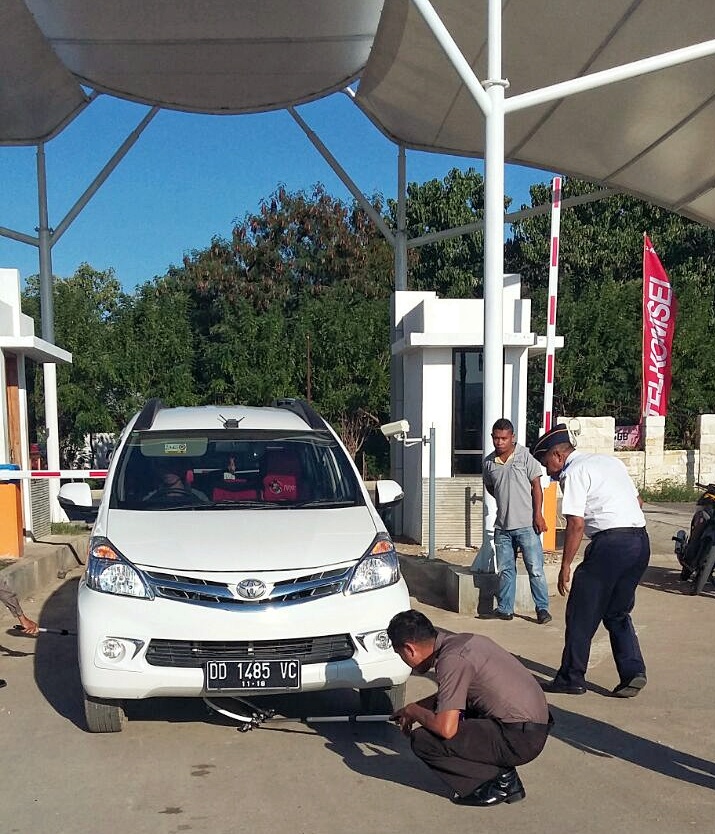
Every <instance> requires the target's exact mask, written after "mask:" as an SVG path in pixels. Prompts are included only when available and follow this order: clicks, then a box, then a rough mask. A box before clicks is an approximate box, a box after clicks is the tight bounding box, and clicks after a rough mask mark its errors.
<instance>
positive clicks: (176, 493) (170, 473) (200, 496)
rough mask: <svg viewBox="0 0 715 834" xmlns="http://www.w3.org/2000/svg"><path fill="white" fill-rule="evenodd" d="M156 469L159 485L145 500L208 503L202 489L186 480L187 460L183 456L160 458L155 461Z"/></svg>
mask: <svg viewBox="0 0 715 834" xmlns="http://www.w3.org/2000/svg"><path fill="white" fill-rule="evenodd" d="M154 470H155V472H156V474H157V476H158V480H159V486H158V487H157V488H156V489H154V490H152V491H151V492H150V493H149V494H148V495H145V496H144V499H143V500H144V501H156V502H161V500H162V499H166V501H167V502H169V503H175V502H177V501H181V500H182V499H186V500H189V501H192V500H193V501H194V502H195V503H202V504H208V503H210V502H209V499H208V496H206V495H205V494H204V493H203V492H201V490H199V489H194V488H193V487H192V486H190V485H189V484H187V483H186V482H185V481H184V477H185V473H186V472H187V471H190V470H187V468H186V461H182V460H181V458H168V457H167V458H159V459H158V460H157V461H156V462H155V463H154Z"/></svg>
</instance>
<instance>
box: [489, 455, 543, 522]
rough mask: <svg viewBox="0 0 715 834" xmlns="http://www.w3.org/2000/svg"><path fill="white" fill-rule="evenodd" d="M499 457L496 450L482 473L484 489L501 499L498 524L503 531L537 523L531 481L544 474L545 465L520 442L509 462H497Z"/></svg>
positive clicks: (498, 499) (498, 509)
mask: <svg viewBox="0 0 715 834" xmlns="http://www.w3.org/2000/svg"><path fill="white" fill-rule="evenodd" d="M496 457H497V455H496V452H492V453H491V454H490V455H487V456H486V458H484V467H483V474H482V477H483V479H484V488H485V489H486V490H487V492H489V494H490V495H493V496H494V498H495V500H496V502H497V518H496V522H495V526H496V527H499V528H500V529H502V530H517V529H519V528H520V527H531V526H532V524H533V523H534V505H533V502H532V500H531V482H532V481H533V480H534V478H540V477H541V475H542V474H543V470H542V468H541V464H540V463H539V461H538V460H536V458H535V457H534V456H533V455H532V454H531V453H530V452H529V450H528V449H527V448H526V447H524V446H521V445H520V444H519V443H517V444H516V447H515V449H514V454H513V455H512V456H511V457H510V458H509V460H508V461H507V462H506V463H497V462H496Z"/></svg>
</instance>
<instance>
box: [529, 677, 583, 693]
mask: <svg viewBox="0 0 715 834" xmlns="http://www.w3.org/2000/svg"><path fill="white" fill-rule="evenodd" d="M540 683H541V688H542V689H543V690H544V692H553V693H554V694H555V695H583V694H584V693H585V692H586V687H585V686H580V685H579V684H577V683H561V681H557V680H553V681H540Z"/></svg>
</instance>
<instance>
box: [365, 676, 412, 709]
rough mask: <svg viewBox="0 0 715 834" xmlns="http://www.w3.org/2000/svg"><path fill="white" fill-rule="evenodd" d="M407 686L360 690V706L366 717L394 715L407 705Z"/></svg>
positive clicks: (402, 684)
mask: <svg viewBox="0 0 715 834" xmlns="http://www.w3.org/2000/svg"><path fill="white" fill-rule="evenodd" d="M406 690H407V686H406V684H404V683H400V684H398V685H397V686H387V687H383V686H381V687H378V688H375V689H361V690H360V706H361V708H362V711H363V713H365V714H366V715H392V713H393V712H395V711H396V710H398V709H402V707H404V705H405V693H406Z"/></svg>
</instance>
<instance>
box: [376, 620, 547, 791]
mask: <svg viewBox="0 0 715 834" xmlns="http://www.w3.org/2000/svg"><path fill="white" fill-rule="evenodd" d="M387 633H388V635H389V637H390V640H391V641H392V647H393V649H394V650H395V651H396V652H397V654H399V656H400V657H401V658H402V660H403V661H404V662H405V663H406V664H407V665H408V666H409V667H410V668H411V669H412V670H413V672H415V673H417V674H424V673H425V672H427V671H428V670H429V669H431V668H432V667H434V674H435V677H436V680H437V692H436V693H435V694H434V695H431V696H429V697H428V698H423V699H422V700H421V701H417V702H415V703H412V704H407V706H405V707H403V708H402V709H399V710H397V712H395V713H394V715H393V716H392V720H394V721H396V722H397V723H398V724H399V726H400V729H401V730H402V732H403V733H404V734H405V735H406V736H408V737H409V738H410V740H411V742H412V750H413V751H414V753H415V754H416V755H417V756H418V757H419V758H420V759H422V761H423V762H424V763H425V764H426V765H427V766H428V767H429V768H430V769H432V770H434V771H435V772H436V773H437V774H438V775H439V776H440V777H441V778H442V779H443V780H444V781H445V782H446V783H447V784H448V785H449V787H450V788H451V790H452V794H453V795H452V802H454V803H456V804H458V805H476V806H482V807H487V806H491V805H499V804H500V803H502V802H508V803H512V802H518V801H519V800H520V799H523V798H524V797H525V796H526V791H525V790H524V786H523V784H522V782H521V779H520V778H519V775H518V774H517V772H516V765H521V764H526V763H527V762H530V761H532V759H535V758H536V757H537V756H538V755H539V753H541V751H542V750H543V748H544V745H545V744H546V739H547V736H548V734H549V728H550V725H551V723H552V719H551V716H550V715H549V708H548V705H547V703H546V699H545V697H544V694H543V692H542V691H541V687H540V686H539V684H538V683H537V682H536V679H535V678H534V677H533V675H532V674H531V673H530V672H529V671H528V670H527V669H525V668H524V666H522V665H521V663H520V662H519V661H518V660H517V659H516V658H515V657H513V656H512V655H511V654H509V652H507V651H506V650H505V649H502V648H501V646H498V645H497V644H496V643H495V642H494V641H493V640H491V639H490V638H488V637H483V636H482V635H479V634H454V633H453V632H451V631H446V630H443V629H436V628H435V627H434V626H433V625H432V623H431V622H430V621H429V620H428V619H427V617H425V615H424V614H422V613H420V612H419V611H414V610H410V611H402V612H401V613H400V614H396V615H395V616H394V617H393V618H392V620H391V621H390V624H389V626H388V627H387ZM416 724H419V725H420V726H418V727H415V725H416Z"/></svg>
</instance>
